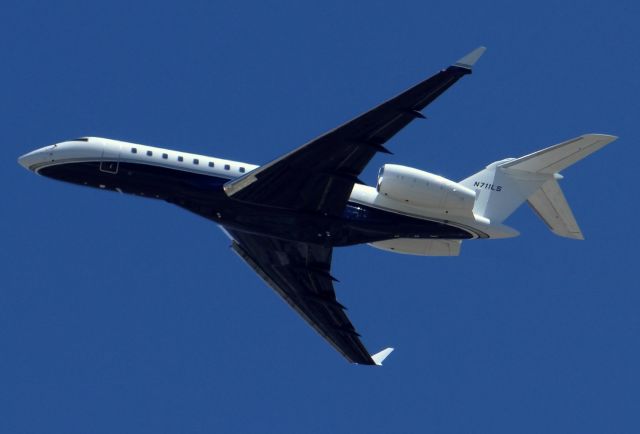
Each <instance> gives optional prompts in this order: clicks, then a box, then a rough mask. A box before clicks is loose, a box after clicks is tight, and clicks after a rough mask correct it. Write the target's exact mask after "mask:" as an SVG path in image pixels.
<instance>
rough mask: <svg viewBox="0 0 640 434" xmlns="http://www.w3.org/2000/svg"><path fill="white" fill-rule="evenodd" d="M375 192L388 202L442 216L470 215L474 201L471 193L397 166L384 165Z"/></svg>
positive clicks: (453, 183)
mask: <svg viewBox="0 0 640 434" xmlns="http://www.w3.org/2000/svg"><path fill="white" fill-rule="evenodd" d="M376 189H377V190H378V193H379V194H383V195H385V196H388V197H389V198H391V199H394V200H397V201H400V202H404V203H407V204H410V205H413V206H417V207H420V208H433V209H438V210H441V211H443V212H445V213H449V212H454V213H460V212H462V211H468V212H471V210H472V209H473V204H474V202H475V199H476V193H475V192H474V191H473V190H470V189H468V188H467V187H464V186H462V185H460V184H458V183H457V182H453V181H451V180H449V179H446V178H443V177H442V176H438V175H434V174H433V173H429V172H424V171H422V170H418V169H414V168H412V167H406V166H399V165H397V164H385V165H384V166H382V167H381V168H380V171H379V172H378V185H377V187H376Z"/></svg>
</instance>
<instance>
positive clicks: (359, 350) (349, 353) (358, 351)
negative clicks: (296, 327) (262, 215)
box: [227, 229, 375, 365]
mask: <svg viewBox="0 0 640 434" xmlns="http://www.w3.org/2000/svg"><path fill="white" fill-rule="evenodd" d="M227 232H228V233H229V234H230V235H231V237H232V238H233V240H232V245H231V247H232V248H233V250H234V251H235V252H236V253H237V254H238V255H239V256H240V257H241V258H242V259H243V260H244V261H245V262H246V263H247V264H248V265H249V266H250V267H251V268H253V270H254V271H255V272H256V273H258V275H260V277H262V279H263V280H264V281H265V282H266V283H267V284H269V286H271V287H272V288H273V289H274V290H275V291H276V292H277V293H278V294H280V296H281V297H282V298H284V299H285V301H286V302H287V303H289V305H290V306H291V307H292V308H293V309H295V310H296V312H298V313H299V314H300V316H302V318H304V319H305V320H306V321H307V322H308V323H309V324H310V325H311V326H312V327H313V328H314V329H315V330H316V331H317V332H318V333H320V335H321V336H322V337H323V338H325V339H326V340H327V341H328V342H329V343H330V344H331V345H333V347H334V348H335V349H336V350H338V351H339V352H340V353H341V354H342V355H343V356H344V357H346V358H347V359H348V360H349V361H350V362H352V363H359V364H362V365H373V364H375V362H374V361H373V359H372V358H371V356H370V355H369V353H368V352H367V350H366V349H365V347H364V345H362V342H360V338H359V336H360V335H358V333H357V332H356V331H355V329H354V328H353V325H352V324H351V321H349V318H348V317H347V315H346V314H345V313H344V309H345V307H344V306H342V305H341V304H340V303H339V302H338V301H337V300H336V294H335V291H334V289H333V280H334V279H333V278H332V277H331V274H330V269H331V255H332V249H331V248H329V247H323V246H319V245H313V244H305V243H297V242H292V241H283V240H279V239H276V238H269V237H264V236H259V235H253V234H249V233H245V232H238V231H234V230H228V229H227Z"/></svg>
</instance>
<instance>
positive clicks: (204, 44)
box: [0, 1, 640, 434]
mask: <svg viewBox="0 0 640 434" xmlns="http://www.w3.org/2000/svg"><path fill="white" fill-rule="evenodd" d="M345 3H346V4H345ZM639 14H640V6H638V4H637V2H631V1H628V2H625V1H620V2H595V1H594V2H529V3H527V4H521V2H492V3H490V4H489V3H488V4H480V3H479V2H471V1H459V2H453V3H451V2H449V3H447V4H445V3H443V2H437V3H431V2H423V1H415V2H379V1H367V2H332V1H322V2H289V3H287V2H205V1H202V2H180V3H178V2H176V3H169V2H120V1H110V2H67V1H61V2H31V1H20V2H5V3H4V4H3V7H2V13H1V14H0V53H2V65H3V66H2V68H0V82H2V83H3V86H2V98H0V118H1V119H2V125H3V128H2V130H3V139H2V142H3V147H2V149H3V155H4V157H5V158H3V159H2V162H1V163H0V164H1V165H0V167H1V170H0V180H1V181H2V185H3V186H4V187H5V188H4V194H5V200H4V204H3V206H2V222H3V224H2V225H0V236H1V239H2V248H1V249H0V269H1V271H2V276H3V278H2V282H3V283H2V284H1V288H0V349H1V353H0V432H6V433H36V432H37V433H41V432H60V433H65V434H72V433H83V434H86V433H94V434H97V433H113V432H135V433H154V434H157V433H165V432H166V433H174V432H185V433H205V432H233V433H257V432H279V433H300V432H305V433H325V432H333V433H354V432H366V433H389V432H403V433H405V432H406V433H412V432H421V433H422V432H441V433H467V432H485V433H511V432H522V433H540V432H562V433H587V432H593V433H634V432H638V431H639V430H640V422H639V419H638V414H639V413H640V393H639V392H638V390H640V374H638V369H637V367H638V366H640V349H639V346H638V343H639V336H640V320H639V319H638V307H639V305H640V294H639V291H638V284H637V282H636V275H637V262H638V261H637V257H638V253H637V245H638V235H637V229H636V228H635V220H636V216H637V214H638V211H640V209H639V207H638V203H637V196H638V194H637V190H636V187H635V186H634V182H633V180H634V179H635V178H636V176H635V175H636V173H637V160H638V157H639V156H640V153H639V151H638V147H637V146H638V139H639V136H640V135H639V133H638V125H637V118H638V115H639V113H638V112H639V106H638V96H639V94H640V85H639V84H638V79H637V77H638V76H640V56H639V55H638V49H637V41H638V40H639V39H640V34H639V32H638V30H637V17H638V16H639ZM478 45H486V46H487V47H488V51H487V53H486V54H485V56H484V57H483V58H482V59H481V60H480V62H479V63H478V64H477V66H476V70H475V73H474V74H473V75H472V76H470V77H466V78H464V79H463V80H462V81H460V82H459V83H458V84H457V85H456V86H455V87H454V88H452V89H451V90H449V91H448V92H447V93H446V94H445V95H444V96H442V97H441V98H440V99H439V100H437V101H436V102H435V103H434V104H433V105H432V106H430V107H429V108H427V110H425V113H426V114H427V116H428V118H429V119H428V120H427V121H424V122H416V123H414V124H412V125H411V126H410V127H408V128H407V129H406V130H405V131H403V132H402V133H400V134H399V135H398V136H396V137H395V138H394V140H393V141H392V142H390V143H389V144H388V146H389V148H391V149H392V150H393V151H394V152H395V155H393V156H385V155H383V156H378V157H376V158H375V159H374V160H373V161H372V162H371V164H370V166H369V167H368V169H367V171H366V172H365V173H364V174H363V176H362V178H363V179H364V180H365V181H366V182H368V183H370V184H373V183H374V182H375V174H376V171H377V169H378V167H379V166H380V165H382V164H384V163H386V162H393V163H398V164H405V165H410V166H415V167H418V168H420V169H424V170H428V171H431V172H434V173H438V174H441V175H444V176H447V177H450V178H452V179H461V178H463V177H466V176H467V175H468V174H470V173H473V172H476V171H477V170H479V169H480V168H482V167H484V165H485V164H487V163H490V162H491V161H494V160H497V159H501V158H504V157H509V156H514V157H515V156H520V155H523V154H526V153H528V152H531V151H534V150H537V149H539V148H542V147H545V146H548V145H552V144H554V143H558V142H560V141H563V140H566V139H568V138H572V137H575V136H577V135H580V134H582V133H589V132H599V133H609V134H614V135H618V136H620V139H619V140H618V141H617V142H615V143H613V144H612V145H610V146H609V147H607V148H605V149H604V150H602V151H600V152H599V153H597V154H595V155H593V156H592V157H590V158H588V159H586V160H584V161H583V162H581V163H579V164H578V165H576V166H574V167H572V168H570V169H568V170H566V171H565V173H564V175H565V180H564V181H563V182H562V185H563V189H564V191H565V194H566V196H567V197H568V199H569V202H570V203H571V205H572V207H573V209H574V212H575V214H576V216H577V219H578V222H579V223H580V225H581V227H582V229H583V231H584V233H585V235H586V238H587V240H586V241H584V242H575V241H571V240H565V239H561V238H558V237H555V236H553V235H552V234H551V233H550V232H549V231H548V230H547V229H546V228H545V226H544V225H543V224H542V223H541V222H540V221H539V220H538V219H537V218H536V217H535V216H534V215H533V214H532V213H531V212H530V211H529V210H528V209H527V208H526V207H524V208H522V209H521V210H520V211H518V212H517V213H516V214H515V215H513V216H512V217H511V218H510V220H509V221H508V223H509V224H511V225H512V226H514V227H515V228H517V229H518V230H520V231H521V232H522V235H521V236H520V237H519V238H516V239H511V240H504V241H475V242H465V243H463V246H462V255H461V256H460V257H458V258H416V257H407V256H400V255H393V254H389V253H385V252H381V251H378V250H375V249H371V248H369V247H366V246H359V247H353V248H348V249H340V250H338V251H337V252H336V254H335V256H334V258H335V260H334V272H333V274H334V275H336V276H337V277H338V278H339V279H340V281H341V283H340V284H338V285H337V293H338V297H339V299H340V300H341V301H342V302H343V303H344V304H345V305H347V306H348V307H349V315H350V317H351V319H352V321H353V322H354V324H355V325H356V327H357V329H358V330H359V331H360V332H361V334H362V335H363V340H364V342H365V344H366V345H367V346H368V348H369V349H370V350H371V351H376V350H378V349H380V348H382V347H385V346H388V345H392V346H395V347H396V352H394V353H393V354H392V356H391V357H390V358H389V359H388V360H387V362H386V364H385V366H384V368H380V369H377V368H367V367H358V366H351V365H349V364H347V363H346V362H345V361H344V360H343V359H342V358H341V357H340V356H339V355H338V354H337V353H335V352H334V351H333V350H332V349H331V348H330V347H329V346H328V345H327V344H326V343H325V342H324V341H323V340H322V339H320V338H319V337H318V336H316V334H315V332H314V331H313V330H311V328H309V327H308V326H307V325H306V324H305V323H304V322H303V321H302V320H300V319H299V318H298V317H297V315H295V314H294V313H293V312H292V311H291V310H290V309H289V308H288V307H287V306H286V305H285V303H283V302H282V301H281V300H280V299H279V298H278V297H277V296H276V295H275V294H274V293H273V292H272V291H271V290H270V289H269V288H267V287H266V286H264V285H263V283H262V282H261V281H260V280H259V279H258V278H257V277H256V276H255V275H254V274H253V273H252V272H251V271H250V270H249V269H248V268H247V267H246V265H244V264H243V263H242V262H241V261H240V260H239V259H238V258H237V257H236V256H235V255H234V254H233V253H232V252H231V251H230V250H229V249H228V244H229V243H228V240H227V238H226V237H225V236H224V235H223V234H222V233H221V232H220V231H219V230H218V228H217V227H216V226H215V225H213V224H212V223H210V222H208V221H205V220H203V219H201V218H199V217H196V216H193V215H190V214H188V213H187V212H185V211H182V210H180V209H177V208H175V207H172V206H171V205H168V204H165V203H160V202H155V201H151V200H143V199H140V198H133V197H123V196H121V195H116V194H109V193H105V192H100V191H94V190H91V189H87V188H82V187H78V186H73V185H67V184H63V183H59V182H54V181H52V180H48V179H45V178H42V177H37V176H35V175H33V174H31V173H29V172H27V171H25V170H24V169H23V168H22V167H20V166H18V164H17V163H16V158H17V157H18V156H19V155H21V154H23V153H25V152H27V151H29V150H31V149H34V148H36V147H41V146H44V145H46V144H50V143H54V142H58V141H61V140H63V139H68V138H73V137H76V136H82V135H96V136H104V137H110V138H116V139H122V140H127V141H132V142H139V143H144V144H150V145H156V146H162V147H169V148H174V149H181V150H185V151H191V152H195V153H203V154H209V155H215V156H219V157H224V158H229V159H237V160H243V161H248V162H253V163H256V164H261V163H264V162H267V161H269V160H271V159H273V158H275V157H277V156H279V155H281V154H283V153H285V152H287V151H289V150H290V149H292V148H294V147H297V146H299V145H300V144H302V143H304V142H306V141H307V140H309V139H311V138H313V137H315V136H317V135H319V134H321V133H323V132H324V131H326V130H329V129H331V128H333V127H335V126H336V125H338V124H340V123H342V122H344V121H345V120H347V119H350V118H352V117H353V116H355V115H357V114H359V113H361V112H363V111H365V110H367V109H369V108H371V107H372V106H374V105H376V104H378V103H380V102H382V101H383V100H385V99H387V98H389V97H390V96H393V95H394V94H396V93H398V92H399V91H401V90H404V89H405V88H407V87H409V86H410V85H412V84H414V83H415V82H417V81H419V80H421V79H423V78H425V77H427V76H429V75H431V74H432V73H434V72H436V71H437V70H439V69H440V68H442V67H445V66H447V65H448V64H449V63H451V62H453V61H455V60H456V59H457V58H459V57H460V56H461V55H463V54H465V53H466V52H467V51H469V50H471V49H473V48H475V47H476V46H478Z"/></svg>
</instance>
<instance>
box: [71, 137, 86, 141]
mask: <svg viewBox="0 0 640 434" xmlns="http://www.w3.org/2000/svg"><path fill="white" fill-rule="evenodd" d="M73 141H74V142H88V141H89V138H87V137H80V138H79V139H73Z"/></svg>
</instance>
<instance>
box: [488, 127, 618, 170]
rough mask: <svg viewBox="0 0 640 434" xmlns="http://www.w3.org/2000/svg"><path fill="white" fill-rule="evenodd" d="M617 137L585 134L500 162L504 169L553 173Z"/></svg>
mask: <svg viewBox="0 0 640 434" xmlns="http://www.w3.org/2000/svg"><path fill="white" fill-rule="evenodd" d="M615 139H617V137H616V136H610V135H608V134H585V135H584V136H580V137H576V138H575V139H571V140H568V141H566V142H562V143H559V144H557V145H553V146H550V147H548V148H545V149H541V150H540V151H536V152H534V153H533V154H529V155H525V156H524V157H520V158H516V159H515V160H511V161H509V162H507V163H504V164H501V165H500V167H502V168H504V169H513V170H522V171H524V172H530V173H541V174H549V175H550V174H554V173H557V172H560V171H561V170H563V169H565V168H567V167H569V166H571V165H572V164H574V163H576V162H578V161H580V160H582V159H583V158H584V157H586V156H587V155H589V154H592V153H594V152H595V151H597V150H598V149H601V148H603V147H604V146H605V145H607V144H609V143H611V142H613V141H614V140H615Z"/></svg>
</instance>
